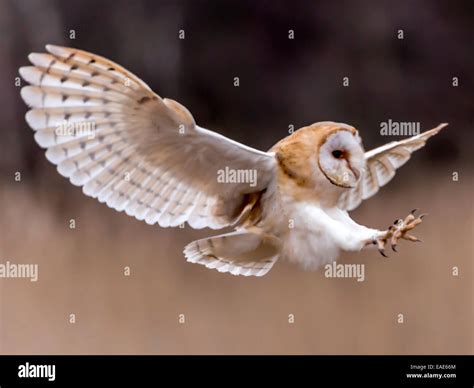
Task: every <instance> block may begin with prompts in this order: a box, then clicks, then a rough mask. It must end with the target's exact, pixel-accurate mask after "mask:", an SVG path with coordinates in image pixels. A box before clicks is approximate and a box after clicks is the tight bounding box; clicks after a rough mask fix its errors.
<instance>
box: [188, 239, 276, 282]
mask: <svg viewBox="0 0 474 388" xmlns="http://www.w3.org/2000/svg"><path fill="white" fill-rule="evenodd" d="M184 255H185V256H186V258H187V261H188V262H190V263H197V264H201V265H205V266H206V267H207V268H211V269H217V270H218V271H219V272H228V273H231V274H232V275H243V276H263V275H265V274H266V273H267V272H268V271H270V269H271V268H272V267H273V264H275V262H276V261H277V260H278V248H277V245H276V244H275V242H274V241H272V240H271V239H270V238H267V237H265V236H263V235H260V234H256V233H249V232H243V231H236V232H232V233H227V234H222V235H219V236H213V237H209V238H205V239H202V240H197V241H193V242H192V243H190V244H188V245H187V246H186V247H185V248H184Z"/></svg>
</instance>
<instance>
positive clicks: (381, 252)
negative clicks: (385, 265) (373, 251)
mask: <svg viewBox="0 0 474 388" xmlns="http://www.w3.org/2000/svg"><path fill="white" fill-rule="evenodd" d="M379 252H380V254H381V255H382V256H383V257H388V256H387V255H386V254H385V251H384V250H383V249H379Z"/></svg>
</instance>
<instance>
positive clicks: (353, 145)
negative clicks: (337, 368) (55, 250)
mask: <svg viewBox="0 0 474 388" xmlns="http://www.w3.org/2000/svg"><path fill="white" fill-rule="evenodd" d="M46 49H47V51H48V53H40V54H38V53H32V54H30V56H29V60H30V61H31V62H32V64H33V66H28V67H22V68H20V74H21V76H22V77H23V78H24V79H25V80H26V81H27V82H28V83H30V84H31V85H30V86H25V87H23V88H22V90H21V96H22V98H23V100H24V101H25V102H26V103H27V104H28V105H29V106H30V107H31V108H32V109H31V110H29V111H28V112H27V114H26V121H27V122H28V124H29V125H30V127H31V128H32V129H33V130H34V131H35V139H36V141H37V142H38V144H39V145H40V146H41V147H43V148H46V149H47V151H46V157H47V159H48V160H49V161H50V162H52V163H53V164H55V165H57V169H58V171H59V173H60V174H61V175H63V176H65V177H67V178H69V180H70V181H71V183H72V184H74V185H77V186H82V190H83V192H84V193H85V194H86V195H88V196H91V197H94V198H97V199H98V200H99V201H100V202H104V203H106V204H107V205H108V206H109V207H111V208H114V209H116V210H118V211H125V212H126V213H127V214H128V215H130V216H134V217H136V218H137V219H139V220H144V221H145V222H146V223H148V224H150V225H153V224H159V225H160V226H162V227H175V226H178V225H180V224H183V223H185V222H187V223H188V224H189V225H190V226H191V227H193V228H198V229H199V228H204V227H208V228H212V229H221V228H224V227H228V226H231V227H233V228H234V231H233V232H230V233H225V234H221V235H217V236H212V237H209V238H205V239H201V240H197V241H194V242H191V243H190V244H189V245H187V246H186V247H185V249H184V255H185V256H186V258H187V260H188V261H189V262H192V263H199V264H203V265H205V266H206V267H208V268H215V269H217V270H218V271H220V272H228V273H231V274H233V275H244V276H250V275H253V276H263V275H265V274H266V273H267V272H268V271H269V270H270V269H271V268H272V266H273V265H274V263H275V262H276V261H277V260H278V259H279V258H281V259H286V260H289V261H291V262H295V263H299V264H301V265H302V266H303V267H305V268H317V267H319V266H321V265H323V264H327V263H330V262H332V261H334V260H336V258H337V256H338V254H339V252H340V251H341V250H344V251H359V250H361V249H363V248H364V247H369V246H375V247H377V248H378V249H379V251H380V252H381V253H382V254H383V255H385V246H386V245H391V247H392V248H393V249H394V250H396V249H395V247H396V244H397V242H398V240H399V239H405V240H409V241H417V238H416V237H414V236H412V235H410V234H409V233H408V232H409V231H410V230H411V229H413V228H414V227H415V226H417V225H418V224H420V223H421V222H422V220H421V219H422V216H416V215H415V214H414V212H412V213H410V214H409V215H408V216H407V217H406V218H405V219H400V220H398V221H396V222H395V224H394V225H392V226H390V227H389V228H388V229H387V230H377V229H372V228H368V227H365V226H362V225H359V224H357V223H356V222H355V221H353V220H352V219H351V218H350V217H349V215H348V211H350V210H352V209H354V208H356V207H357V206H358V205H359V204H360V203H361V201H363V200H365V199H367V198H369V197H371V196H373V195H374V194H375V193H377V191H378V190H379V188H380V187H381V186H384V185H385V184H386V183H388V182H389V181H390V180H391V179H392V177H393V176H394V174H395V170H396V169H397V168H399V167H400V166H402V165H403V164H405V162H407V161H408V159H410V156H411V154H412V152H414V151H416V150H418V149H419V148H421V147H423V146H424V145H425V142H426V141H427V140H428V139H429V138H430V137H431V136H433V135H435V134H437V133H438V132H439V131H440V130H441V129H442V128H443V127H444V126H446V124H441V125H439V126H438V127H436V128H434V129H432V130H429V131H427V132H424V133H422V134H419V135H417V136H413V137H411V138H408V139H405V140H402V141H398V142H391V143H388V144H386V145H384V146H382V147H379V148H376V149H374V150H371V151H368V152H364V149H363V147H362V142H361V139H360V137H359V135H358V132H357V130H356V129H355V128H354V127H352V126H350V125H347V124H342V123H336V122H319V123H315V124H312V125H309V126H307V127H303V128H300V129H299V130H297V131H295V132H294V133H293V134H291V135H290V136H288V137H286V138H284V139H283V140H281V141H280V142H278V143H277V144H276V145H274V146H273V147H272V148H271V149H270V150H269V151H268V152H262V151H259V150H256V149H254V148H251V147H248V146H246V145H243V144H240V143H238V142H235V141H233V140H231V139H228V138H227V137H224V136H222V135H220V134H218V133H216V132H212V131H210V130H208V129H205V128H202V127H200V126H198V125H196V123H195V121H194V118H193V116H192V115H191V113H190V112H189V111H188V110H187V109H186V108H185V107H184V106H183V105H181V104H179V103H178V102H176V101H174V100H171V99H168V98H161V97H160V96H158V95H157V94H155V93H154V92H153V91H152V90H151V89H150V88H149V87H148V86H147V85H146V84H145V83H144V82H143V81H142V80H140V79H139V78H138V77H136V76H135V75H133V74H132V73H130V72H129V71H127V70H125V69H124V68H123V67H121V66H119V65H118V64H116V63H114V62H112V61H109V60H108V59H105V58H103V57H100V56H98V55H95V54H91V53H88V52H85V51H81V50H76V49H72V48H65V47H59V46H52V45H48V46H46ZM223 172H225V174H223Z"/></svg>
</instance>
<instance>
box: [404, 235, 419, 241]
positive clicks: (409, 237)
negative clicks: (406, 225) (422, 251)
mask: <svg viewBox="0 0 474 388" xmlns="http://www.w3.org/2000/svg"><path fill="white" fill-rule="evenodd" d="M402 238H403V239H405V240H408V241H413V242H423V241H421V240H420V239H419V238H418V237H415V236H411V235H409V234H406V235H405V236H403V237H402Z"/></svg>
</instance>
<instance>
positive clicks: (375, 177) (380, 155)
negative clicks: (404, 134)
mask: <svg viewBox="0 0 474 388" xmlns="http://www.w3.org/2000/svg"><path fill="white" fill-rule="evenodd" d="M447 125H448V124H446V123H445V124H440V125H438V126H437V127H436V128H433V129H431V130H429V131H426V132H423V133H421V134H419V135H417V136H413V137H410V138H408V139H404V140H401V141H394V142H391V143H388V144H385V145H383V146H381V147H378V148H375V149H373V150H370V151H367V152H366V153H365V160H366V169H365V171H364V172H363V174H362V177H361V179H360V181H359V184H358V185H357V187H355V188H353V189H350V190H348V191H346V192H345V193H343V194H342V195H341V197H340V199H339V203H338V206H339V207H340V208H341V209H345V210H353V209H355V208H356V207H357V206H359V204H360V203H361V202H362V201H363V200H365V199H367V198H370V197H372V196H373V195H375V194H376V193H377V192H378V191H379V189H380V187H382V186H384V185H386V184H387V183H388V182H390V180H391V179H392V178H393V177H394V175H395V172H396V170H397V169H398V168H399V167H401V166H403V165H404V164H405V163H406V162H407V161H408V160H409V159H410V157H411V154H412V153H413V152H415V151H416V150H418V149H420V148H422V147H423V146H424V145H425V144H426V141H427V140H428V139H429V138H430V137H431V136H434V135H436V134H437V133H438V132H439V131H441V130H442V129H443V128H444V127H446V126H447Z"/></svg>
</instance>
